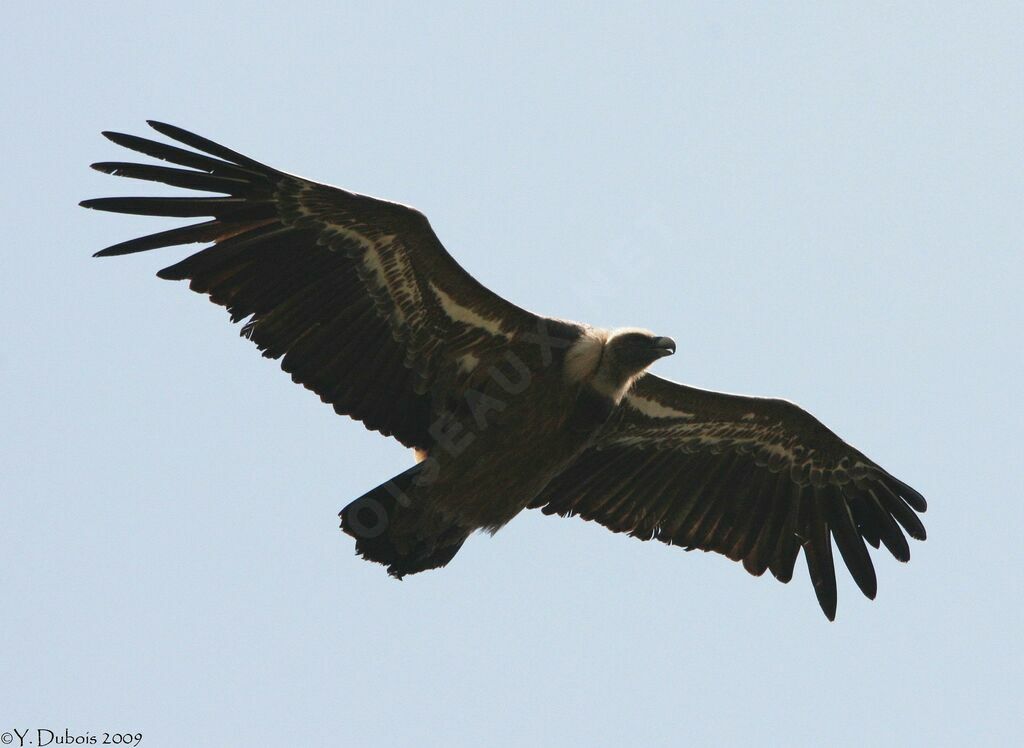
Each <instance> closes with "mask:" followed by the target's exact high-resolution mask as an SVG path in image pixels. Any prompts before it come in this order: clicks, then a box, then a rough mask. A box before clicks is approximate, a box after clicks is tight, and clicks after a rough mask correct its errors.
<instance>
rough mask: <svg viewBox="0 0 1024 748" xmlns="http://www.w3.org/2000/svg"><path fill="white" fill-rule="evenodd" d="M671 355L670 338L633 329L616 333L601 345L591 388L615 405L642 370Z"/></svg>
mask: <svg viewBox="0 0 1024 748" xmlns="http://www.w3.org/2000/svg"><path fill="white" fill-rule="evenodd" d="M675 352H676V344H675V341H674V340H672V338H665V337H662V336H660V335H655V334H654V333H652V332H649V331H647V330H637V329H634V328H629V329H625V330H616V331H614V332H613V333H612V334H611V335H610V336H609V337H608V339H607V341H606V342H605V344H604V352H603V354H602V356H601V362H600V365H599V366H598V370H597V372H595V377H594V386H595V387H596V388H597V389H598V391H600V392H605V393H606V394H608V395H609V396H611V397H612V398H613V399H614V400H615V401H616V402H618V401H619V399H621V398H622V396H623V395H624V394H625V392H626V391H627V390H628V389H629V387H630V385H632V384H633V382H634V380H636V378H637V377H639V376H640V375H641V374H642V373H643V371H644V369H646V368H647V367H648V366H650V365H651V364H653V363H654V362H655V361H657V360H658V359H659V358H663V357H665V356H671V355H672V354H673V353H675Z"/></svg>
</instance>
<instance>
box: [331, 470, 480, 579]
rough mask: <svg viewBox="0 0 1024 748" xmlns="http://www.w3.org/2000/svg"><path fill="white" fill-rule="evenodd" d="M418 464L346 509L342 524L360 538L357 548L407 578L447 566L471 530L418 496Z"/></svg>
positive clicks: (364, 495) (397, 575)
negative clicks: (437, 512)
mask: <svg viewBox="0 0 1024 748" xmlns="http://www.w3.org/2000/svg"><path fill="white" fill-rule="evenodd" d="M422 470H423V463H420V464H418V465H414V466H413V467H411V468H409V469H408V470H406V471H405V472H404V473H401V474H399V475H397V476H395V477H394V478H392V479H391V480H389V481H387V482H386V483H383V484H381V485H379V486H377V488H375V489H373V490H372V491H369V492H368V493H366V494H363V495H362V496H360V497H359V498H358V499H356V500H355V501H353V502H352V503H350V504H349V505H348V506H346V507H345V508H344V509H342V510H341V512H340V514H339V516H340V517H341V529H342V530H344V531H345V533H346V534H348V535H351V536H352V537H353V538H355V539H356V553H358V554H359V555H360V556H361V557H363V558H365V559H366V560H368V561H375V562H377V563H379V564H383V565H385V566H387V567H388V574H390V575H391V576H393V577H396V578H398V579H401V578H402V577H403V576H405V575H406V574H415V573H417V572H420V571H426V570H428V569H436V568H439V567H441V566H445V565H446V564H447V563H448V562H449V561H451V560H452V558H454V557H455V554H456V553H458V552H459V549H460V548H461V547H462V544H463V543H464V542H465V540H466V537H467V536H468V535H469V531H468V530H466V529H465V528H463V527H460V526H458V525H455V524H452V523H451V522H446V521H444V520H442V519H441V518H440V516H439V515H438V514H436V513H434V512H431V511H430V508H429V506H426V505H424V504H423V503H422V502H419V501H417V485H416V478H417V476H418V475H419V474H420V472H422Z"/></svg>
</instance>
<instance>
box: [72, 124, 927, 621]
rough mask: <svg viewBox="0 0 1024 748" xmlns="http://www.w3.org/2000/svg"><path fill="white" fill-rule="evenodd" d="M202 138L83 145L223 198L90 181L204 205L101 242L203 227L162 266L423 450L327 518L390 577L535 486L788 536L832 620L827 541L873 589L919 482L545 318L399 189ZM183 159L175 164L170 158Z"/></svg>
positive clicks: (545, 502)
mask: <svg viewBox="0 0 1024 748" xmlns="http://www.w3.org/2000/svg"><path fill="white" fill-rule="evenodd" d="M149 124H150V125H151V126H152V127H153V128H154V129H155V130H157V131H158V132H160V133H162V134H163V135H165V136H167V137H168V138H171V139H173V140H176V141H178V142H180V143H182V144H184V145H186V146H190V147H191V149H193V150H187V149H184V148H180V147H178V146H172V145H168V144H164V143H159V142H156V141H152V140H148V139H145V138H140V137H136V136H134V135H125V134H121V133H113V132H107V133H104V135H106V137H107V138H109V139H110V140H112V141H113V142H114V143H117V144H118V145H121V146H124V147H125V148H129V149H131V150H134V151H138V152H140V153H143V154H146V155H148V156H151V157H154V158H156V159H160V160H163V161H165V162H168V163H170V164H173V166H159V165H142V164H134V163H122V162H103V163H97V164H93V168H95V169H98V170H99V171H102V172H106V173H108V174H114V175H118V176H123V177H131V178H134V179H142V180H148V181H153V182H160V183H163V184H166V185H171V186H174V187H182V188H186V189H190V190H201V191H204V192H210V193H215V194H216V195H217V196H203V197H194V196H190V197H113V198H100V199H95V200H86V201H84V202H82V205H83V206H85V207H87V208H95V209H97V210H105V211H113V212H116V213H131V214H142V215H152V216H178V217H181V216H184V217H198V216H205V217H209V218H210V220H206V221H203V222H201V223H195V224H193V225H189V226H185V227H182V228H175V229H170V230H168V231H161V232H159V233H156V234H151V235H149V236H144V237H141V238H138V239H132V240H130V241H125V242H122V243H120V244H115V245H113V246H111V247H108V248H106V249H104V250H102V251H100V252H97V253H96V254H97V256H103V257H108V256H112V255H123V254H129V253H132V252H142V251H145V250H150V249H156V248H158V247H168V246H173V245H179V244H193V243H202V244H208V245H209V246H207V247H205V248H203V249H201V250H200V251H198V252H196V253H195V254H193V255H191V256H189V257H187V258H185V259H184V260H182V261H180V262H178V263H177V264H174V265H171V266H170V267H167V268H164V269H163V270H161V271H160V272H159V273H158V275H159V277H161V278H165V279H168V280H188V281H189V287H190V288H191V289H192V290H193V291H198V292H200V293H204V294H208V295H209V297H210V299H211V300H212V301H214V302H215V303H217V304H220V305H221V306H224V307H226V308H227V310H228V312H229V313H230V315H231V319H232V321H233V322H239V321H241V320H246V321H245V324H244V325H243V326H242V328H241V333H242V335H244V336H245V337H247V338H249V339H251V340H252V341H253V342H254V343H255V344H256V345H257V346H258V347H259V348H260V350H261V351H263V355H264V356H267V357H269V358H275V359H276V358H280V359H281V367H282V368H283V369H284V370H285V371H286V372H288V373H289V374H291V376H292V379H293V380H294V381H295V382H297V383H299V384H301V385H303V386H304V387H306V388H308V389H310V390H312V391H313V392H315V393H316V394H318V395H319V396H320V398H321V399H322V400H323V401H324V402H325V403H330V404H331V405H333V406H334V409H335V410H336V411H337V412H338V413H340V414H342V415H347V416H351V417H352V418H355V419H358V420H360V421H362V422H363V424H364V425H365V426H366V427H367V428H369V429H374V430H376V431H379V432H380V433H382V434H384V435H386V436H393V437H395V438H396V439H398V441H400V442H401V443H402V444H404V445H406V446H407V447H411V448H414V449H415V450H416V456H417V463H416V464H415V465H414V466H413V467H412V468H410V469H409V470H406V471H405V472H403V473H401V474H400V475H398V476H396V477H395V478H392V479H391V480H389V481H388V482H386V483H384V484H382V485H381V486H379V487H377V488H375V489H374V490H372V491H370V492H369V493H367V494H365V495H364V496H362V497H360V498H358V499H356V500H355V501H353V502H352V503H351V504H349V505H348V506H347V507H345V508H344V509H343V510H342V511H341V513H340V516H341V526H342V528H343V529H344V531H345V532H346V533H348V534H349V535H351V536H353V537H354V538H355V540H356V544H355V547H356V551H357V552H358V553H359V554H360V555H361V556H363V557H364V558H366V559H369V560H371V561H376V562H378V563H381V564H384V565H386V566H387V569H388V571H389V572H390V573H391V574H392V575H393V576H396V577H399V578H400V577H402V576H403V575H405V574H413V573H415V572H419V571H424V570H426V569H433V568H436V567H440V566H444V565H445V564H447V563H448V562H449V561H451V559H452V557H453V556H455V554H456V553H457V552H458V550H459V548H460V547H461V546H462V544H463V542H464V541H465V540H466V538H467V537H468V536H469V535H470V534H471V533H472V532H473V531H474V530H480V529H483V530H487V531H488V532H494V531H496V530H497V529H498V528H500V527H501V526H502V525H504V524H505V523H506V522H508V521H509V520H511V519H512V518H513V517H515V516H516V515H517V514H518V513H519V512H521V511H522V510H523V509H526V508H528V507H530V508H536V509H540V510H541V511H542V512H544V513H545V514H560V515H562V516H573V515H579V516H580V517H582V518H583V519H587V520H594V521H596V522H599V523H601V524H602V525H604V526H605V527H607V528H609V529H610V530H613V531H615V532H624V533H629V534H630V535H632V536H634V537H637V538H641V539H643V540H649V539H651V538H656V539H658V540H660V541H662V542H664V543H669V544H672V545H677V546H682V547H683V548H685V549H687V550H689V549H693V548H700V549H701V550H704V551H715V552H717V553H721V554H724V555H726V556H728V557H729V558H731V559H733V560H735V561H741V562H742V563H743V566H744V568H745V569H746V570H747V571H749V572H750V573H751V574H755V575H760V574H763V573H764V572H765V570H769V569H770V570H771V572H772V574H773V575H774V576H775V577H776V578H777V579H779V580H780V581H782V582H788V581H789V579H790V578H791V576H792V574H793V567H794V564H795V562H796V558H797V555H798V554H799V552H800V549H801V548H802V549H803V551H804V557H805V559H806V561H807V567H808V570H809V572H810V578H811V580H812V581H813V583H814V591H815V594H816V595H817V598H818V602H819V604H820V605H821V608H822V610H823V611H824V612H825V615H826V616H828V618H829V619H833V618H834V616H835V610H836V579H835V569H834V567H833V561H832V541H833V540H835V544H836V547H838V549H839V552H840V554H841V555H842V558H843V560H844V561H845V562H846V565H847V566H848V567H849V569H850V572H851V574H852V575H853V578H854V580H855V581H856V583H857V585H858V586H859V587H860V589H861V590H862V591H863V592H864V594H865V595H867V596H868V597H869V598H873V597H874V596H875V590H876V582H875V571H874V567H873V566H872V563H871V557H870V555H869V554H868V551H867V548H866V546H865V541H866V542H867V543H869V544H871V545H872V546H873V547H875V548H878V547H879V544H880V543H883V544H884V545H885V547H886V548H887V549H888V550H889V551H890V552H891V553H892V555H893V556H895V557H896V558H897V559H899V560H900V561H906V560H907V559H908V558H909V557H910V550H909V547H908V545H907V540H906V538H905V536H904V532H906V533H907V534H908V535H910V536H911V537H913V538H917V539H919V540H923V539H924V538H925V530H924V526H923V525H922V524H921V521H920V519H919V518H918V516H917V513H918V512H924V511H925V506H926V505H925V500H924V498H923V497H922V496H921V494H919V493H918V492H917V491H915V490H914V489H912V488H910V487H909V486H908V485H907V484H905V483H903V482H902V481H899V480H897V479H896V478H894V477H893V476H892V475H890V474H889V473H887V472H886V471H885V470H883V469H882V468H881V467H879V466H878V465H877V464H875V463H874V462H872V461H871V460H870V459H868V458H867V457H865V456H864V455H863V454H862V453H861V452H859V451H858V450H856V449H854V448H853V447H851V446H850V445H849V444H846V443H845V442H844V441H843V440H841V439H840V438H839V437H837V436H836V435H835V434H834V433H832V432H831V431H830V430H829V429H828V428H826V427H825V426H823V425H822V424H821V423H820V422H819V421H818V420H816V419H815V418H814V417H813V416H811V415H810V414H809V413H807V412H805V411H803V410H802V409H800V408H799V407H797V406H796V405H794V404H793V403H790V402H787V401H785V400H775V399H764V398H755V397H743V396H739V395H729V394H722V393H718V392H709V391H705V390H700V389H695V388H693V387H687V386H685V385H682V384H677V383H675V382H670V381H668V380H665V379H661V378H660V377H657V376H655V375H654V374H651V373H649V372H648V371H647V368H648V367H649V366H650V365H651V364H652V363H654V362H655V361H657V360H658V359H659V358H661V357H663V356H668V355H671V354H672V353H673V352H674V351H675V347H676V346H675V343H674V342H673V341H672V340H671V339H670V338H667V337H662V336H659V335H654V334H652V333H650V332H647V331H645V330H639V329H635V328H627V329H619V330H605V329H599V328H595V327H591V326H590V325H586V324H581V323H577V322H567V321H564V320H559V319H552V318H548V317H543V316H540V315H537V314H534V313H532V312H528V311H526V310H524V309H521V308H519V307H518V306H516V305H514V304H512V303H510V302H508V301H506V300H505V299H503V298H501V297H500V296H498V295H497V294H495V293H493V292H491V291H490V290H489V289H487V288H485V287H484V286H482V285H481V284H480V283H478V282H477V281H476V280H474V279H473V277H472V276H470V275H469V274H468V273H467V272H466V271H465V270H463V269H462V268H461V267H460V266H459V264H458V263H457V262H456V261H455V260H454V259H453V258H452V257H451V255H449V254H448V252H446V251H445V249H444V247H443V246H442V245H441V242H440V241H439V240H438V238H437V236H435V234H434V232H433V231H432V230H431V228H430V224H429V223H428V221H427V219H426V217H425V216H424V215H423V214H422V213H420V212H418V211H416V210H414V209H413V208H410V207H407V206H405V205H400V204H398V203H392V202H387V201H385V200H378V199H376V198H372V197H367V196H366V195H360V194H356V193H353V192H348V191H346V190H342V189H338V188H336V187H329V186H327V185H324V184H319V183H317V182H313V181H310V180H308V179H303V178H301V177H297V176H293V175H291V174H287V173H285V172H281V171H278V170H276V169H273V168H270V167H268V166H265V165H263V164H261V163H258V162H256V161H253V160H252V159H251V158H247V157H246V156H243V155H241V154H239V153H235V152H234V151H232V150H229V149H227V148H225V147H223V146H220V145H217V144H216V143H213V142H211V141H209V140H207V139H205V138H202V137H199V136H197V135H194V134H192V133H190V132H186V131H185V130H182V129H180V128H177V127H173V126H171V125H166V124H162V123H158V122H150V123H149ZM182 167H183V168H182Z"/></svg>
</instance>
